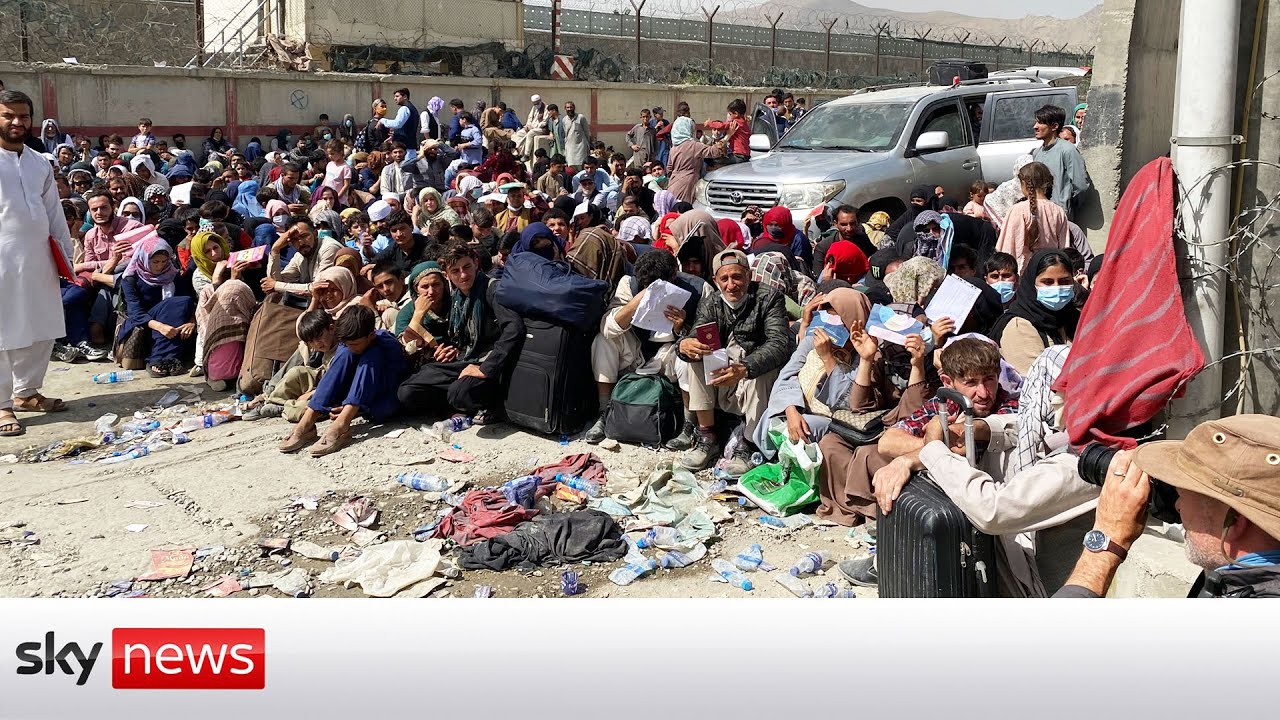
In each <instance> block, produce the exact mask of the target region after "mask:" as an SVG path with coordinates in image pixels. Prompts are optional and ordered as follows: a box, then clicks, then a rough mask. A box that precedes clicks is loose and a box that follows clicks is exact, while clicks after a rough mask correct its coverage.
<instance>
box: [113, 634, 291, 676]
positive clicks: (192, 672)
mask: <svg viewBox="0 0 1280 720" xmlns="http://www.w3.org/2000/svg"><path fill="white" fill-rule="evenodd" d="M266 638H267V634H266V631H265V630H263V629H262V628H116V629H114V630H112V631H111V687H113V688H115V689H117V690H261V689H263V688H264V687H266V683H267V664H266V663H267V654H266V652H267V644H266Z"/></svg>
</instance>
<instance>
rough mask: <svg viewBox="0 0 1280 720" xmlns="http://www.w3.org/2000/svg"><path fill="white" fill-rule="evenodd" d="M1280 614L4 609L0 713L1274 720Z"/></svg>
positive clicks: (923, 604) (1201, 609)
mask: <svg viewBox="0 0 1280 720" xmlns="http://www.w3.org/2000/svg"><path fill="white" fill-rule="evenodd" d="M1274 608H1275V606H1273V605H1270V604H1268V603H1261V602H1240V601H1230V600H1227V601H1222V602H1212V603H1211V602H1193V601H1177V600H1173V601H1165V600H1148V601H1123V600H1099V601H1092V602H1090V601H1075V602H1067V601H1042V602H1032V601H1024V602H1014V601H948V600H934V601H888V600H880V601H876V602H867V601H859V600H798V599H797V600H763V599H762V600H628V599H607V600H605V599H601V600H589V599H582V600H561V601H553V600H505V599H492V600H470V599H468V600H463V599H459V600H428V601H410V600H392V601H384V602H378V601H370V600H310V601H308V600H281V599H272V600H266V599H264V600H260V601H253V600H235V601H228V600H113V601H102V600H3V601H0V617H2V618H3V619H4V620H3V624H2V627H0V644H3V645H4V646H5V647H7V648H9V650H8V652H7V653H6V654H5V656H4V657H6V658H7V660H6V661H5V662H7V663H8V664H9V665H8V669H7V671H6V672H3V673H0V678H2V679H0V717H2V718H21V719H22V720H38V719H42V718H76V719H77V720H84V719H85V718H95V719H97V718H125V717H128V718H142V717H159V718H184V719H185V718H219V719H221V720H225V719H226V718H250V719H254V720H256V719H257V718H278V719H280V720H295V719H300V718H307V719H308V720H310V719H319V718H344V719H345V720H351V719H353V718H356V719H359V720H382V719H383V718H428V719H430V718H520V719H521V720H524V719H532V718H548V719H551V718H555V719H556V720H564V719H565V718H601V717H603V718H609V719H612V718H631V717H646V718H648V717H653V716H655V715H656V716H658V717H660V718H661V720H672V719H673V718H732V719H733V720H743V719H746V718H770V720H777V719H778V718H793V717H794V718H799V717H804V716H806V715H809V716H813V715H814V714H819V713H820V714H821V716H822V717H855V718H857V717H866V718H872V717H874V718H902V717H925V716H928V717H932V718H937V719H938V720H944V719H945V720H953V719H955V718H983V719H984V720H987V719H990V718H1003V717H1009V718H1019V719H1025V718H1037V720H1040V719H1043V718H1071V719H1072V720H1080V718H1145V717H1159V718H1182V717H1206V718H1210V717H1219V716H1222V715H1224V714H1229V715H1230V716H1231V717H1259V718H1260V717H1273V716H1274V715H1275V708H1274V707H1273V704H1274V700H1273V699H1272V697H1271V696H1272V693H1269V692H1266V691H1265V689H1266V688H1269V687H1273V683H1274V681H1275V663H1276V661H1275V657H1276V653H1275V650H1274V648H1275V647H1276V641H1277V639H1278V638H1277V635H1280V632H1277V627H1278V624H1277V623H1276V622H1275V612H1274ZM197 687H218V688H231V687H237V688H243V689H236V690H232V689H221V690H215V691H209V690H200V691H196V692H181V691H180V689H189V688H197ZM141 688H173V689H168V690H157V689H141ZM254 688H261V689H254Z"/></svg>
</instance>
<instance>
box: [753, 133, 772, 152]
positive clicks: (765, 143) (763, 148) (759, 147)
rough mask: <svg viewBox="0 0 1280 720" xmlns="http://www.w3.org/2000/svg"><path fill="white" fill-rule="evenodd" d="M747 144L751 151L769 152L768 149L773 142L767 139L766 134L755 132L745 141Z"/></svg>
mask: <svg viewBox="0 0 1280 720" xmlns="http://www.w3.org/2000/svg"><path fill="white" fill-rule="evenodd" d="M747 146H748V147H750V148H751V152H769V149H770V148H771V147H773V143H771V142H770V141H769V136H768V135H765V134H764V133H755V134H754V135H752V136H751V139H750V140H748V141H747Z"/></svg>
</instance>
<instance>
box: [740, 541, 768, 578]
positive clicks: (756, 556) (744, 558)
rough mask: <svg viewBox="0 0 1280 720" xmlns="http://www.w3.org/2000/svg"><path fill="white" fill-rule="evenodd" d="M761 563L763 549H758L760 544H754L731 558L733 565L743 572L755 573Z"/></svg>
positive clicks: (762, 560)
mask: <svg viewBox="0 0 1280 720" xmlns="http://www.w3.org/2000/svg"><path fill="white" fill-rule="evenodd" d="M763 562H764V549H763V548H761V547H760V543H755V544H754V545H752V546H751V547H749V548H747V549H746V550H743V551H741V552H739V553H738V554H737V555H734V556H733V564H734V565H735V566H737V568H738V569H739V570H742V571H744V572H755V571H756V570H757V569H759V567H760V564H761V563H763Z"/></svg>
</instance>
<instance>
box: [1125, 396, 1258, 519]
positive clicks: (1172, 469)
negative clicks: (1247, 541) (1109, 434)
mask: <svg viewBox="0 0 1280 720" xmlns="http://www.w3.org/2000/svg"><path fill="white" fill-rule="evenodd" d="M1133 462H1134V463H1135V464H1137V466H1138V467H1139V468H1141V469H1142V471H1143V472H1145V473H1146V474H1148V475H1150V476H1151V477H1153V478H1155V479H1157V480H1160V481H1161V482H1164V483H1167V484H1169V485H1172V486H1174V487H1176V488H1178V489H1179V490H1186V491H1189V492H1193V493H1198V494H1200V495H1205V496H1207V497H1211V498H1213V499H1214V500H1218V501H1220V502H1222V503H1224V504H1225V505H1227V506H1228V507H1230V508H1232V509H1234V510H1235V511H1236V512H1238V513H1240V514H1241V515H1243V516H1245V517H1246V518H1248V519H1249V522H1251V523H1253V524H1254V525H1256V526H1258V528H1260V529H1261V530H1262V531H1263V532H1265V533H1266V534H1268V535H1270V536H1271V537H1273V538H1276V539H1277V540H1280V418H1277V417H1272V416H1270V415H1236V416H1233V417H1228V418H1222V419H1221V420H1211V421H1209V422H1206V423H1201V424H1200V425H1198V426H1196V428H1195V429H1194V430H1192V431H1191V432H1190V433H1188V434H1187V437H1186V439H1185V440H1165V441H1162V442H1153V443H1148V444H1146V445H1141V446H1139V447H1138V449H1137V450H1135V451H1134V453H1133Z"/></svg>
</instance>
